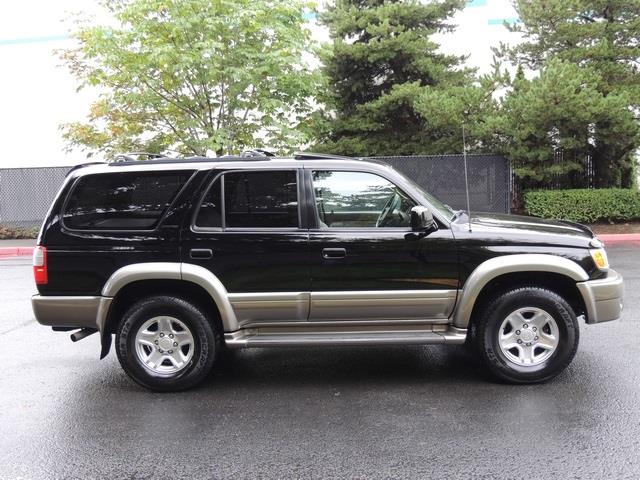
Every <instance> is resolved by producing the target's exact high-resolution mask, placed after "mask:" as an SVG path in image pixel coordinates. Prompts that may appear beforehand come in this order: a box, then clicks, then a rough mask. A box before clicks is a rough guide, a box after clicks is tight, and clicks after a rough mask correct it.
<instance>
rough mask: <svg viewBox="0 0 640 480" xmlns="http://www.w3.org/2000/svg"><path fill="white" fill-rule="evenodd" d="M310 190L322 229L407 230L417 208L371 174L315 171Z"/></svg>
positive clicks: (397, 191)
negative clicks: (375, 228)
mask: <svg viewBox="0 0 640 480" xmlns="http://www.w3.org/2000/svg"><path fill="white" fill-rule="evenodd" d="M313 189H314V192H315V197H316V206H317V211H318V217H319V219H320V225H321V227H408V226H409V225H410V224H411V208H412V207H414V206H415V205H416V203H415V202H414V201H413V200H411V199H410V198H409V197H408V196H407V195H406V194H405V193H404V192H403V191H402V190H400V189H399V188H398V187H397V186H396V185H394V184H393V183H391V182H389V181H388V180H385V179H384V178H382V177H380V176H379V175H375V174H373V173H365V172H342V171H324V170H323V171H314V172H313Z"/></svg>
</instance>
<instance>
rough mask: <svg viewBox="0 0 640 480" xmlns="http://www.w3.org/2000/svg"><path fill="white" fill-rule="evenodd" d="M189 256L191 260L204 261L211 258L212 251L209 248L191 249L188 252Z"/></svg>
mask: <svg viewBox="0 0 640 480" xmlns="http://www.w3.org/2000/svg"><path fill="white" fill-rule="evenodd" d="M189 256H190V257H191V258H194V259H195V258H199V259H206V258H211V257H213V250H211V249H210V248H192V249H191V250H189Z"/></svg>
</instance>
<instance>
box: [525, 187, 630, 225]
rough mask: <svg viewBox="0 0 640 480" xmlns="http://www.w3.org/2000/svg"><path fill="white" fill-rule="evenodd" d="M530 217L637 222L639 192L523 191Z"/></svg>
mask: <svg viewBox="0 0 640 480" xmlns="http://www.w3.org/2000/svg"><path fill="white" fill-rule="evenodd" d="M524 208H525V211H526V212H527V213H528V214H530V215H536V216H538V217H544V218H559V219H565V220H573V221H575V222H583V223H595V222H601V221H608V222H616V221H627V220H637V219H640V192H638V191H636V190H633V189H625V188H603V189H595V190H593V189H575V190H534V191H529V192H525V194H524Z"/></svg>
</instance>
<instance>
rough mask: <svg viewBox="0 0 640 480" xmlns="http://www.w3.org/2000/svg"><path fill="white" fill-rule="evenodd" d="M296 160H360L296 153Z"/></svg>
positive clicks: (325, 154) (320, 154) (327, 154)
mask: <svg viewBox="0 0 640 480" xmlns="http://www.w3.org/2000/svg"><path fill="white" fill-rule="evenodd" d="M293 158H295V159H296V160H358V158H354V157H347V156H345V155H331V154H330V153H313V152H296V153H294V154H293Z"/></svg>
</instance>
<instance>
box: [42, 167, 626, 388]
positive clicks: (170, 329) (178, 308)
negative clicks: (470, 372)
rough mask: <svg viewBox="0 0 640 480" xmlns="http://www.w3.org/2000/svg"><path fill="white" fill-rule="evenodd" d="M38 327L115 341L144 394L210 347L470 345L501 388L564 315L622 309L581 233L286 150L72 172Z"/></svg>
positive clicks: (529, 373) (550, 368)
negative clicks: (458, 207)
mask: <svg viewBox="0 0 640 480" xmlns="http://www.w3.org/2000/svg"><path fill="white" fill-rule="evenodd" d="M34 274H35V279H36V284H37V287H38V295H35V296H34V297H33V309H34V312H35V316H36V318H37V319H38V321H39V322H40V323H41V324H43V325H48V326H52V327H53V328H54V330H78V329H79V330H78V331H76V332H75V333H73V334H72V339H73V340H79V339H81V338H83V337H85V336H87V335H89V334H91V333H94V332H99V334H100V336H101V339H102V354H101V358H103V357H104V356H105V355H107V354H108V352H109V349H110V347H111V342H112V336H113V335H114V334H115V343H116V345H115V348H116V352H117V355H118V359H119V360H120V363H121V364H122V367H123V368H124V370H125V371H126V372H127V373H128V374H129V375H130V376H131V378H133V379H134V380H135V381H136V382H138V383H140V384H141V385H143V386H145V387H148V388H151V389H154V390H163V391H168V390H181V389H185V388H188V387H191V386H193V385H195V384H197V383H198V382H200V381H201V380H202V379H203V378H204V377H205V376H206V375H207V374H208V373H209V371H210V370H211V368H212V366H213V364H214V362H215V359H216V357H217V355H218V354H219V353H220V351H221V349H223V348H224V347H227V348H244V347H284V346H293V345H295V346H306V345H309V346H319V345H332V346H333V345H387V344H463V343H465V342H466V343H467V344H468V345H470V346H471V347H472V348H473V349H474V350H475V352H476V353H477V354H478V356H479V357H480V358H481V359H482V360H483V362H484V364H485V365H486V367H487V369H488V370H489V371H490V372H492V373H493V374H494V375H496V376H497V377H499V378H501V379H503V380H506V381H509V382H515V383H530V382H540V381H544V380H547V379H549V378H552V377H553V376H555V375H557V374H558V373H559V372H560V371H562V370H563V369H564V368H565V367H566V366H567V365H568V364H569V363H570V362H571V360H572V358H573V356H574V354H575V352H576V349H577V347H578V336H579V326H578V318H580V317H583V318H584V320H585V321H586V323H588V324H592V323H598V322H604V321H608V320H615V319H617V318H619V316H620V312H621V309H622V304H621V299H622V289H623V285H622V278H621V276H620V275H619V274H617V273H616V272H615V271H614V270H611V269H610V268H609V265H608V261H607V257H606V254H605V251H604V249H603V248H602V243H601V242H600V241H599V240H598V239H597V238H595V237H594V235H593V233H592V232H591V231H590V230H589V229H588V228H586V227H584V226H582V225H579V224H575V223H570V222H565V221H546V220H541V219H537V218H530V217H519V216H510V215H497V214H474V215H473V216H471V218H469V216H468V215H467V213H464V212H454V211H452V210H451V209H450V208H449V207H448V206H446V205H444V204H443V203H441V202H440V201H438V200H437V199H436V198H434V197H432V196H431V195H429V194H428V193H427V192H425V191H424V190H423V189H421V188H420V187H419V186H418V185H416V184H415V183H413V182H412V181H411V180H410V179H408V178H406V177H404V176H403V175H401V174H400V173H398V172H397V171H395V170H394V169H392V168H391V167H389V166H387V165H384V164H381V163H376V162H372V161H362V160H357V159H350V158H343V157H331V156H326V155H314V154H300V155H297V156H295V157H294V158H289V159H286V158H266V157H253V158H243V157H226V158H225V157H223V158H215V159H209V158H190V159H184V160H171V159H156V160H149V161H144V162H131V161H125V162H121V163H111V164H106V163H103V164H90V165H85V166H79V167H76V168H75V169H73V170H72V171H71V172H70V173H69V175H68V176H67V178H66V180H65V182H64V185H63V186H62V188H61V190H60V193H59V194H58V196H57V198H56V200H55V201H54V203H53V205H52V206H51V209H50V211H49V213H48V215H47V218H46V220H45V222H44V224H43V226H42V229H41V231H40V235H39V237H38V246H37V247H36V249H35V251H34Z"/></svg>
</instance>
